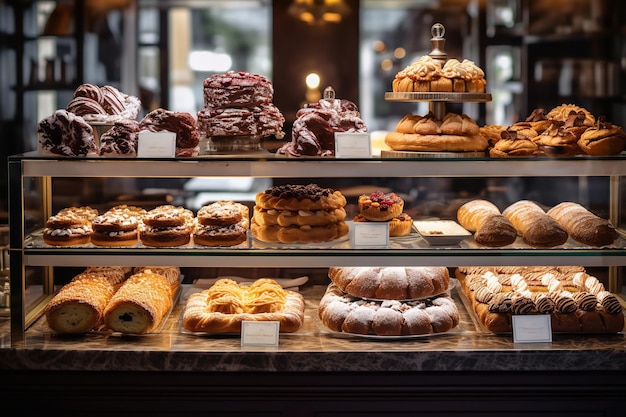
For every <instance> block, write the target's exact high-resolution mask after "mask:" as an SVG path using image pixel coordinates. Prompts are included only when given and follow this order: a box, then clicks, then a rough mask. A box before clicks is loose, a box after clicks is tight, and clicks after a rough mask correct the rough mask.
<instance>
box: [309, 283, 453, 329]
mask: <svg viewBox="0 0 626 417" xmlns="http://www.w3.org/2000/svg"><path fill="white" fill-rule="evenodd" d="M318 316H319V318H320V320H321V321H322V323H323V324H324V325H325V326H326V327H328V328H329V329H330V330H332V331H336V332H343V333H351V334H357V335H377V336H386V337H389V336H409V335H427V334H434V333H444V332H448V331H450V330H452V329H453V328H455V327H456V326H458V324H459V321H460V318H459V311H458V309H457V307H456V304H455V303H454V301H453V300H452V299H451V298H450V297H448V296H439V297H434V298H428V299H424V300H419V301H410V302H401V301H396V300H387V301H370V300H363V299H361V298H358V297H352V296H349V295H346V294H344V293H343V292H342V291H341V290H340V289H339V288H338V287H337V286H336V285H335V284H330V285H329V286H328V288H327V290H326V293H325V294H324V296H323V297H322V299H321V300H320V304H319V307H318Z"/></svg>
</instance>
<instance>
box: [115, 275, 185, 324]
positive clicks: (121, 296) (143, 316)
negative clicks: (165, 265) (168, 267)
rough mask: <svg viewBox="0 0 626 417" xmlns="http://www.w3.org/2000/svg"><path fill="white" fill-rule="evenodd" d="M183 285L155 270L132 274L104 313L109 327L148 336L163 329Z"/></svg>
mask: <svg viewBox="0 0 626 417" xmlns="http://www.w3.org/2000/svg"><path fill="white" fill-rule="evenodd" d="M178 285H179V283H178V282H176V283H175V284H174V285H172V284H171V283H170V282H168V280H167V279H166V278H165V277H164V276H162V275H159V274H157V273H154V272H152V271H151V270H144V271H142V272H138V273H135V274H133V275H131V276H130V277H129V278H128V279H127V280H126V281H125V282H124V284H123V285H122V286H121V287H120V288H119V290H117V292H116V293H115V295H114V296H113V297H112V298H111V300H110V301H109V303H108V304H107V306H106V309H105V310H104V323H105V325H106V326H107V327H108V328H109V329H111V330H113V331H115V332H120V333H131V334H145V333H150V332H154V331H156V330H158V329H159V327H160V325H161V324H162V322H163V320H164V319H165V316H166V315H167V313H168V312H169V310H170V309H171V308H172V303H173V297H174V294H175V293H176V290H177V289H178Z"/></svg>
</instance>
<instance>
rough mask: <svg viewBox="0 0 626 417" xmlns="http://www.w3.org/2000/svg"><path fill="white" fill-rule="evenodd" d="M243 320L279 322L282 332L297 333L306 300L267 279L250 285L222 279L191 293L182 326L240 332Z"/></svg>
mask: <svg viewBox="0 0 626 417" xmlns="http://www.w3.org/2000/svg"><path fill="white" fill-rule="evenodd" d="M242 321H278V322H279V323H280V332H281V333H291V332H295V331H296V330H298V329H299V328H300V327H301V326H302V323H303V322H304V297H302V294H300V293H298V292H294V291H289V290H284V289H283V288H282V287H281V286H280V285H279V284H278V283H277V282H276V281H274V280H272V279H268V278H262V279H258V280H256V281H255V282H253V283H252V284H251V285H250V286H243V285H239V284H238V283H237V282H236V281H233V280H231V279H220V280H218V281H217V282H216V283H215V284H213V286H211V288H209V289H206V290H204V291H202V292H199V293H194V294H191V295H190V296H189V298H188V299H187V303H186V305H185V313H184V314H183V327H184V328H185V329H186V330H189V331H191V332H203V333H209V334H218V333H239V332H241V322H242Z"/></svg>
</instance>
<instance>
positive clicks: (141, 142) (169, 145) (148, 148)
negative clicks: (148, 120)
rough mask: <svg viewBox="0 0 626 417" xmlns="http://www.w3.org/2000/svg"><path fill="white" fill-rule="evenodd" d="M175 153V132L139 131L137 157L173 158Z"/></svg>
mask: <svg viewBox="0 0 626 417" xmlns="http://www.w3.org/2000/svg"><path fill="white" fill-rule="evenodd" d="M175 154H176V133H174V132H148V131H145V130H144V131H142V132H139V135H138V141H137V157H139V158H173V157H174V155H175Z"/></svg>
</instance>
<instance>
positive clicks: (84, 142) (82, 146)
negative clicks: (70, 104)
mask: <svg viewBox="0 0 626 417" xmlns="http://www.w3.org/2000/svg"><path fill="white" fill-rule="evenodd" d="M37 134H38V136H39V150H40V151H45V152H50V153H52V154H55V155H64V156H87V155H93V156H95V155H97V154H98V149H97V146H96V142H95V139H94V136H93V128H92V127H91V126H90V125H89V124H88V123H87V122H86V121H85V119H83V118H82V117H81V116H78V115H76V114H74V113H71V112H69V111H67V110H57V111H55V112H54V113H52V115H50V116H48V117H46V118H44V119H42V120H40V121H39V123H37Z"/></svg>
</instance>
